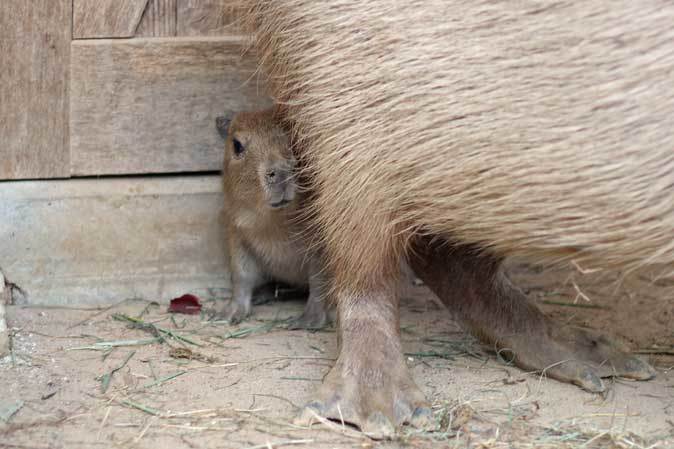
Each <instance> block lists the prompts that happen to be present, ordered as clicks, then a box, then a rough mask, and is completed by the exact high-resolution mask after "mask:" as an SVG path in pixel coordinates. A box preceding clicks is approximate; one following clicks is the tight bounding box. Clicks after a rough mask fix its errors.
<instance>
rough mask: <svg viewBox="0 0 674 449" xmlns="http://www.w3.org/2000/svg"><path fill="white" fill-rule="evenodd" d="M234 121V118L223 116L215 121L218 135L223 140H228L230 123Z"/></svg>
mask: <svg viewBox="0 0 674 449" xmlns="http://www.w3.org/2000/svg"><path fill="white" fill-rule="evenodd" d="M231 121H232V117H230V116H225V115H221V116H219V117H216V119H215V127H216V128H217V129H218V134H220V137H222V138H223V139H226V138H227V130H228V129H229V123H230V122H231Z"/></svg>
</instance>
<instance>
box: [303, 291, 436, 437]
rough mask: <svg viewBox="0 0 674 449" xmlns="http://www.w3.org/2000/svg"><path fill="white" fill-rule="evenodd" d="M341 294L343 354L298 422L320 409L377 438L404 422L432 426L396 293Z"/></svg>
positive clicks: (389, 434)
mask: <svg viewBox="0 0 674 449" xmlns="http://www.w3.org/2000/svg"><path fill="white" fill-rule="evenodd" d="M391 285H392V284H391ZM336 300H337V313H338V320H337V322H338V323H339V326H338V331H339V340H340V351H339V357H338V358H337V362H336V363H335V366H334V367H333V368H332V370H330V372H329V373H328V375H327V376H326V377H325V379H324V381H323V384H322V385H321V387H320V389H319V390H318V394H317V396H316V399H315V400H314V401H311V402H310V403H309V404H308V405H307V406H306V408H305V409H304V411H303V412H302V415H301V416H300V417H299V419H298V420H299V422H300V423H302V424H305V425H306V424H310V423H311V422H312V420H314V421H315V418H316V416H317V415H318V416H321V417H324V418H329V419H332V420H335V421H337V422H345V423H349V424H352V425H355V426H358V427H359V428H360V429H361V430H362V431H363V432H364V433H365V434H367V435H368V436H370V437H372V438H376V439H381V438H390V437H392V436H393V435H394V434H395V431H396V429H397V428H398V427H399V426H401V425H403V424H411V425H413V426H420V427H424V428H431V427H432V425H433V419H432V416H431V411H430V408H429V406H428V403H427V402H426V399H425V397H424V395H423V393H422V392H421V390H419V388H418V387H417V386H416V384H415V383H414V381H413V380H412V376H411V374H410V372H409V370H408V368H407V365H406V364H405V358H404V356H403V352H402V345H401V342H400V334H399V332H400V331H399V329H400V319H399V316H398V313H399V308H398V298H397V295H396V294H395V293H393V292H391V291H384V290H382V291H379V292H377V291H365V292H361V293H360V294H347V293H344V292H338V293H337V294H336Z"/></svg>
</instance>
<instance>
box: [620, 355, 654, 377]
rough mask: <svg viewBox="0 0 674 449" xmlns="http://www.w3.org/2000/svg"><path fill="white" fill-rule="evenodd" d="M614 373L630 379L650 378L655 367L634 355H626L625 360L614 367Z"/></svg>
mask: <svg viewBox="0 0 674 449" xmlns="http://www.w3.org/2000/svg"><path fill="white" fill-rule="evenodd" d="M615 371H616V375H618V376H620V377H624V378H626V379H632V380H650V379H653V378H654V377H655V374H656V371H655V369H654V368H653V367H652V366H651V365H649V364H648V363H646V362H644V361H643V360H641V359H638V358H636V357H632V356H629V357H626V358H625V360H623V361H622V363H620V365H619V366H616V367H615Z"/></svg>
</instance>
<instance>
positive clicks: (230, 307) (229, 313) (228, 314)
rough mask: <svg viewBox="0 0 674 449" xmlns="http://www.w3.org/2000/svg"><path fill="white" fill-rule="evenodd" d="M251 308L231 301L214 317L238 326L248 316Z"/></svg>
mask: <svg viewBox="0 0 674 449" xmlns="http://www.w3.org/2000/svg"><path fill="white" fill-rule="evenodd" d="M250 313H251V307H250V306H248V307H246V305H245V304H241V303H239V302H238V301H235V300H232V301H230V302H228V303H227V304H225V305H224V307H223V308H222V310H220V312H218V314H217V315H216V317H217V318H218V319H221V320H225V321H229V323H230V324H238V323H240V322H241V321H243V320H245V319H246V318H248V316H250Z"/></svg>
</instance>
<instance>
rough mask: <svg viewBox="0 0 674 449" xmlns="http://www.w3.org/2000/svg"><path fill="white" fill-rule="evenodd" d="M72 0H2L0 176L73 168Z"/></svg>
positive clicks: (63, 172)
mask: <svg viewBox="0 0 674 449" xmlns="http://www.w3.org/2000/svg"><path fill="white" fill-rule="evenodd" d="M71 7H72V0H32V1H26V0H2V2H1V3H0V60H1V62H0V179H20V178H54V177H64V176H68V174H69V169H68V167H69V161H68V154H69V153H68V73H69V67H68V60H69V58H70V34H71V26H72V24H71V15H72V9H71Z"/></svg>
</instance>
